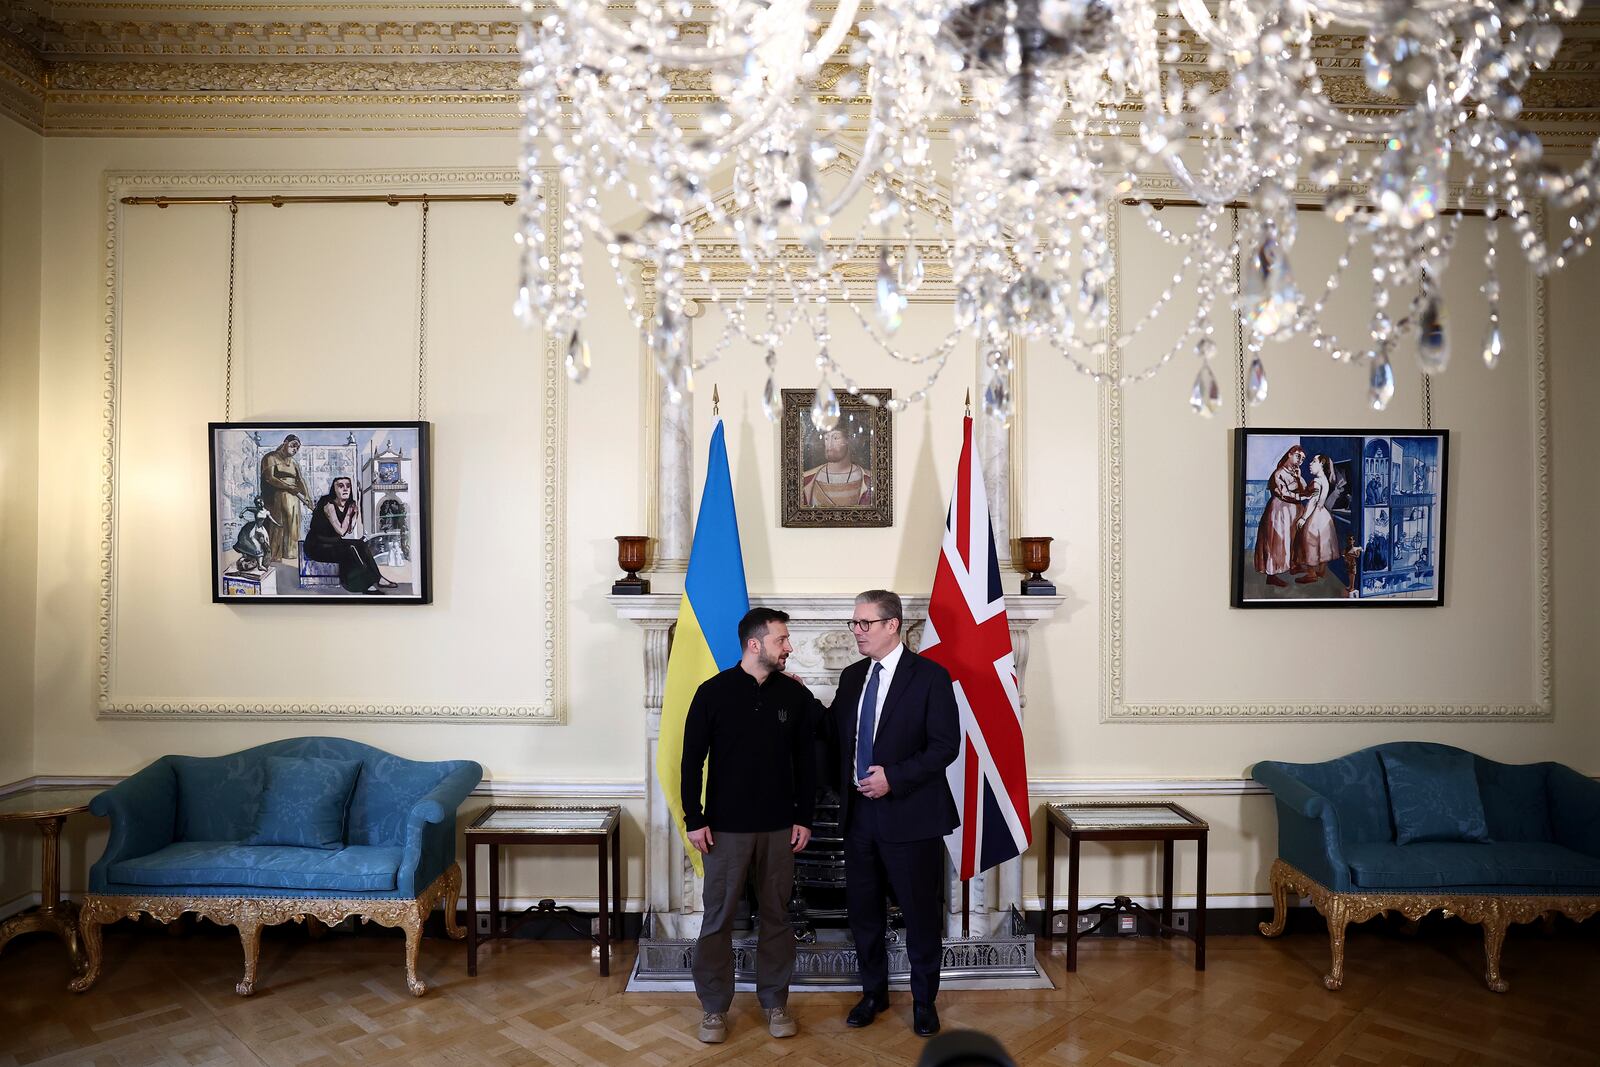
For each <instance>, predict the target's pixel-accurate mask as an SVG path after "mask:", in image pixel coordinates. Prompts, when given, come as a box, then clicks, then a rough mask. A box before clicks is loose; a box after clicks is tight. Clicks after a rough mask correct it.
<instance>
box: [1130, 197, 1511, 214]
mask: <svg viewBox="0 0 1600 1067" xmlns="http://www.w3.org/2000/svg"><path fill="white" fill-rule="evenodd" d="M1140 204H1149V205H1150V206H1151V207H1152V208H1153V209H1155V210H1156V211H1160V210H1161V209H1162V208H1168V207H1205V205H1204V204H1202V203H1201V202H1200V201H1198V200H1176V199H1173V198H1171V197H1164V196H1125V197H1123V198H1122V206H1123V207H1137V206H1139V205H1140ZM1222 206H1223V208H1224V209H1226V210H1229V211H1249V210H1250V209H1251V208H1253V207H1255V205H1254V204H1252V203H1250V202H1249V201H1248V200H1230V201H1228V202H1227V203H1226V204H1223V205H1222ZM1295 207H1296V208H1298V209H1300V210H1302V211H1317V210H1320V209H1321V207H1322V205H1321V204H1320V203H1317V202H1315V201H1307V202H1305V203H1303V204H1302V203H1296V204H1295ZM1356 210H1357V211H1360V212H1366V211H1370V210H1372V209H1371V208H1369V207H1365V206H1363V207H1359V208H1357V209H1356ZM1439 215H1440V216H1441V217H1443V216H1447V215H1460V216H1462V217H1463V218H1469V219H1481V218H1483V217H1484V216H1486V215H1488V212H1487V211H1485V210H1484V209H1483V208H1481V207H1459V208H1441V209H1440V211H1439ZM1499 217H1501V218H1509V217H1510V216H1509V215H1507V214H1506V213H1505V212H1503V211H1502V212H1500V213H1499Z"/></svg>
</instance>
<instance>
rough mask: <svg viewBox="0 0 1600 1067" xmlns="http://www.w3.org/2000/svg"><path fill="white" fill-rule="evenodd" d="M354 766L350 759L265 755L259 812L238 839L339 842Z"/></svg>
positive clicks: (316, 844) (306, 844) (315, 844)
mask: <svg viewBox="0 0 1600 1067" xmlns="http://www.w3.org/2000/svg"><path fill="white" fill-rule="evenodd" d="M360 772H361V764H360V763H359V762H357V761H356V760H343V759H313V758H310V757H305V756H268V757H267V788H266V791H265V792H264V793H263V794H262V795H261V814H260V815H259V816H257V818H256V829H255V833H253V834H251V835H250V836H249V837H248V838H246V839H245V842H244V843H245V844H247V845H298V846H299V847H301V848H343V847H344V820H345V811H346V809H347V808H348V807H349V805H350V790H351V789H353V788H354V787H355V784H356V775H357V774H359V773H360Z"/></svg>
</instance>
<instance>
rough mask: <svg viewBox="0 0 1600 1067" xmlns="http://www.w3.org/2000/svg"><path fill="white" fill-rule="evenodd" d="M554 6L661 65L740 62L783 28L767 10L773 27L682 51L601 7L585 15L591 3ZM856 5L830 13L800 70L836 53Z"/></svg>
mask: <svg viewBox="0 0 1600 1067" xmlns="http://www.w3.org/2000/svg"><path fill="white" fill-rule="evenodd" d="M556 6H557V7H558V8H560V10H561V12H562V14H563V15H565V16H566V17H567V18H570V19H572V21H573V23H574V24H575V25H577V26H580V27H582V28H584V29H587V30H590V31H592V32H594V33H595V34H596V35H597V36H599V37H602V38H604V39H605V41H606V42H607V43H608V44H609V45H611V46H612V47H615V48H618V49H621V50H622V51H625V52H626V51H635V50H639V51H648V52H649V54H650V55H651V56H652V57H653V58H656V59H659V60H661V61H662V62H664V63H680V64H683V65H685V66H690V67H709V66H715V65H717V64H720V63H731V62H734V61H736V60H742V59H744V58H745V57H747V56H748V55H749V54H750V53H751V52H752V51H755V50H756V49H759V48H761V47H762V46H764V45H766V44H767V43H768V42H770V41H772V40H773V39H774V38H775V37H777V36H778V34H779V33H780V32H781V31H782V28H783V20H782V19H779V18H778V17H777V16H776V15H773V14H772V12H771V10H770V9H769V11H768V12H767V14H768V16H769V21H771V22H772V25H773V28H771V29H767V30H763V31H762V32H760V33H753V34H748V35H746V36H744V37H742V38H740V39H739V40H738V41H737V42H736V43H734V44H732V45H729V46H728V47H726V48H686V47H683V46H681V45H667V46H664V47H660V46H654V45H649V44H646V43H645V42H644V41H641V40H640V39H639V38H638V37H637V36H635V35H634V34H632V33H630V32H629V31H627V30H625V29H623V28H622V27H621V26H619V25H617V23H616V21H615V20H614V19H612V18H611V16H610V15H609V14H607V13H606V12H605V11H604V9H603V8H602V9H601V12H600V15H599V17H593V16H591V15H590V14H589V13H588V12H589V11H590V9H591V8H594V7H595V6H596V5H594V4H590V3H585V2H579V3H562V2H561V0H557V4H556ZM789 6H797V7H799V8H800V9H801V10H802V11H803V10H804V7H805V4H804V3H803V2H799V3H796V2H794V0H791V3H790V4H789ZM858 6H859V0H845V2H844V3H842V4H840V5H839V8H838V10H836V11H835V12H834V15H833V19H832V21H831V22H829V23H828V28H827V29H826V30H825V31H823V33H822V36H821V37H819V38H818V39H817V43H816V44H815V45H813V46H812V47H811V48H810V49H808V50H807V51H806V52H805V54H804V55H802V56H801V66H802V69H803V70H808V71H815V70H816V69H817V68H818V67H819V66H821V65H822V63H823V61H824V60H826V59H827V58H828V57H829V56H831V55H833V53H834V52H836V51H838V49H839V45H840V44H842V43H843V42H844V39H845V37H846V36H848V35H849V33H850V28H851V26H853V25H854V24H855V18H856V10H857V8H858Z"/></svg>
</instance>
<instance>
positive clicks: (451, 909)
mask: <svg viewBox="0 0 1600 1067" xmlns="http://www.w3.org/2000/svg"><path fill="white" fill-rule="evenodd" d="M460 903H461V868H460V867H457V866H456V865H455V864H454V863H452V864H451V865H450V866H449V867H447V868H446V869H445V872H444V930H445V933H447V934H449V935H450V937H451V938H452V939H453V940H456V941H462V940H465V938H466V936H467V928H466V927H465V926H462V925H461V917H460V916H459V915H457V914H456V907H457V906H458V905H459V904H460Z"/></svg>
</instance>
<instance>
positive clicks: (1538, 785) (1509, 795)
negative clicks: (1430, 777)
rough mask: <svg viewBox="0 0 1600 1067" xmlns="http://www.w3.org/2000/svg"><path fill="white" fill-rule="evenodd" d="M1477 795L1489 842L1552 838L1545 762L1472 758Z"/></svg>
mask: <svg viewBox="0 0 1600 1067" xmlns="http://www.w3.org/2000/svg"><path fill="white" fill-rule="evenodd" d="M1474 762H1475V763H1476V764H1477V772H1478V795H1479V796H1481V797H1482V798H1483V816H1484V819H1485V820H1486V821H1487V822H1488V824H1489V840H1491V841H1554V840H1555V837H1554V835H1553V834H1552V833H1551V832H1550V798H1549V796H1548V795H1547V794H1546V790H1547V786H1546V784H1545V783H1546V781H1547V780H1548V779H1549V777H1550V764H1548V763H1496V762H1495V761H1494V760H1488V759H1480V760H1475V761H1474Z"/></svg>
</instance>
